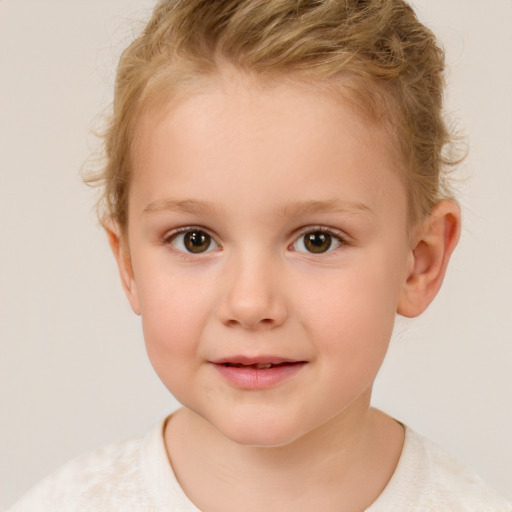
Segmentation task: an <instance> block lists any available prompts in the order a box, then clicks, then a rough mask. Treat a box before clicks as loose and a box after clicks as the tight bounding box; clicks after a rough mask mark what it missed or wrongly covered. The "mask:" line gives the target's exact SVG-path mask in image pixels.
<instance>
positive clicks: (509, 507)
mask: <svg viewBox="0 0 512 512" xmlns="http://www.w3.org/2000/svg"><path fill="white" fill-rule="evenodd" d="M411 435H412V436H415V437H417V444H420V445H423V446H424V451H425V455H426V457H427V461H426V462H427V464H428V467H429V470H430V479H429V480H430V483H431V494H432V497H431V500H432V501H433V503H435V502H436V500H437V501H442V502H443V503H446V504H447V506H449V507H459V510H468V511H482V512H484V511H496V512H498V511H504V512H505V511H506V512H510V511H512V503H510V502H508V501H507V500H505V499H504V498H503V497H501V496H500V495H499V494H498V493H497V492H496V491H495V490H494V489H493V488H492V487H490V486H489V485H488V484H487V483H486V482H484V481H483V480H482V479H481V478H480V477H479V476H478V475H477V474H476V473H474V472H473V471H472V470H471V469H469V468H467V467H466V466H464V465H463V464H461V462H460V461H459V460H458V459H456V458H455V457H453V456H452V455H451V454H449V453H447V452H446V451H445V450H443V449H442V448H441V447H439V446H438V445H437V444H435V443H433V442H431V441H429V440H427V439H425V438H423V437H421V436H419V435H418V434H415V433H413V432H411Z"/></svg>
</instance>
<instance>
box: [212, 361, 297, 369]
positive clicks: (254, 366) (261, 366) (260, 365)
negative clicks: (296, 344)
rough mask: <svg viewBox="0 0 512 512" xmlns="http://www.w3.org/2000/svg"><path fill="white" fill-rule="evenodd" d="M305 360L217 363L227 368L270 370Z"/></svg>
mask: <svg viewBox="0 0 512 512" xmlns="http://www.w3.org/2000/svg"><path fill="white" fill-rule="evenodd" d="M302 363H305V361H291V362H286V363H252V364H243V363H231V362H226V363H217V364H221V365H222V366H225V367H226V368H244V369H248V370H249V369H250V370H270V369H272V368H278V367H282V366H291V365H295V364H302Z"/></svg>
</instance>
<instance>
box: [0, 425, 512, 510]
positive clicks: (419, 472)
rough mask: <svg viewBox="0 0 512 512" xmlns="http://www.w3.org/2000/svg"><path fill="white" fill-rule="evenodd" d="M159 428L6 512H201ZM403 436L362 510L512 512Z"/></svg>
mask: <svg viewBox="0 0 512 512" xmlns="http://www.w3.org/2000/svg"><path fill="white" fill-rule="evenodd" d="M164 425H165V421H164V422H163V423H161V424H160V425H158V426H157V427H155V428H154V429H152V430H151V431H150V432H149V433H148V434H147V435H146V436H144V437H140V438H134V439H129V440H127V441H122V442H119V443H115V444H112V445H110V446H108V447H106V448H103V449H100V450H96V451H94V452H93V453H91V454H89V455H85V456H82V457H79V458H77V459H74V460H72V461H71V462H69V463H67V464H66V465H65V466H64V467H63V468H62V469H60V470H58V471H57V472H55V473H54V474H52V475H50V476H48V477H47V478H46V479H44V480H43V481H42V482H41V483H40V484H38V485H37V486H36V487H35V488H34V489H32V490H31V491H30V492H29V493H28V494H27V495H25V496H24V497H23V498H22V499H21V500H20V501H19V502H17V503H16V504H15V505H14V506H13V507H12V508H11V509H10V511H9V512H71V511H73V512H75V511H79V512H89V511H91V512H93V511H94V512H113V511H123V512H135V511H136V512H142V511H144V512H164V511H165V512H200V510H199V509H198V508H197V507H196V506H195V505H194V504H193V503H192V502H191V501H190V499H189V498H188V497H187V496H186V495H185V493H184V491H183V489H182V488H181V487H180V485H179V483H178V481H177V480H176V476H175V475H174V472H173V470H172V467H171V464H170V462H169V459H168V456H167V451H166V448H165V444H164V436H163V431H164ZM405 432H406V433H405V442H404V447H403V450H402V454H401V456H400V460H399V462H398V466H397V468H396V470H395V472H394V474H393V476H392V477H391V480H390V481H389V483H388V485H387V486H386V488H385V489H384V491H383V492H382V494H381V495H380V496H379V497H378V498H377V500H376V501H375V502H374V503H373V505H371V506H370V507H369V508H367V509H366V511H365V512H416V511H421V512H430V511H432V512H434V511H435V512H466V511H467V512H469V511H471V512H512V504H511V503H509V502H507V501H506V500H505V499H504V498H501V497H500V496H499V495H498V494H497V493H496V492H495V491H494V490H493V489H491V488H490V487H488V486H487V485H486V484H485V483H484V482H483V481H482V480H481V479H480V478H479V477H478V476H476V475H475V474H474V473H473V472H471V471H469V470H468V469H466V468H464V467H463V466H461V465H460V464H459V462H457V461H456V460H455V459H454V458H452V457H451V456H450V455H448V454H447V453H446V452H445V451H443V450H442V449H441V448H439V447H438V446H436V445H435V444H433V443H431V442H429V441H428V440H426V439H425V438H423V437H422V436H420V435H418V434H416V433H415V432H414V431H412V430H411V429H409V428H406V431H405Z"/></svg>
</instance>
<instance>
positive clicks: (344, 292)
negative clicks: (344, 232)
mask: <svg viewBox="0 0 512 512" xmlns="http://www.w3.org/2000/svg"><path fill="white" fill-rule="evenodd" d="M368 263H369V262H368ZM369 268H371V269H372V270H371V271H369ZM395 281H396V280H395V279H394V278H391V277H390V272H389V271H387V270H386V265H385V264H384V263H381V264H380V265H379V264H377V263H375V262H374V264H373V265H369V264H368V265H366V264H364V265H361V266H360V267H352V268H351V270H350V272H348V271H340V272H338V273H337V274H336V275H335V276H331V278H330V279H326V280H325V281H324V282H323V283H322V284H321V285H320V286H316V287H314V288H312V287H311V286H308V287H306V288H305V289H303V290H300V291H298V293H297V294H296V296H298V297H307V300H302V301H301V304H300V306H298V308H299V309H300V311H301V313H300V316H301V317H302V318H303V319H304V323H305V325H306V328H307V330H309V331H310V333H311V336H312V339H314V340H315V343H316V345H317V350H318V351H319V352H321V353H322V355H323V356H325V357H326V360H332V361H336V364H337V366H338V367H339V368H340V375H341V374H343V375H344V378H346V379H348V380H352V379H353V378H357V377H358V376H359V377H362V376H363V375H367V376H368V378H370V377H371V378H373V377H375V375H376V373H377V371H378V369H379V367H380V365H381V364H382V361H383V359H384V356H385V354H386V351H387V347H388V344H389V340H390V338H391V334H392V331H393V325H394V321H395V316H396V301H397V297H398V293H397V290H398V287H397V285H396V282H395ZM306 289H307V290H309V294H308V295H306V294H305V292H306ZM312 289H313V290H315V291H314V293H311V290H312ZM341 368H343V370H342V371H341Z"/></svg>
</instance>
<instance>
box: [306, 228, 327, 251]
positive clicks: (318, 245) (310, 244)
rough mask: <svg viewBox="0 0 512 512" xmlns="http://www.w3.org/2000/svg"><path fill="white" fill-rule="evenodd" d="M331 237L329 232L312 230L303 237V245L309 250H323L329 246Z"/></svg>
mask: <svg viewBox="0 0 512 512" xmlns="http://www.w3.org/2000/svg"><path fill="white" fill-rule="evenodd" d="M331 243H332V237H331V235H329V233H322V231H314V232H312V233H308V234H307V235H305V237H304V245H305V246H306V248H307V250H308V251H310V252H316V253H319V252H325V251H327V250H328V249H329V247H331Z"/></svg>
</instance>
